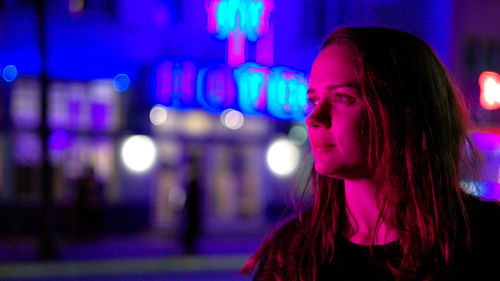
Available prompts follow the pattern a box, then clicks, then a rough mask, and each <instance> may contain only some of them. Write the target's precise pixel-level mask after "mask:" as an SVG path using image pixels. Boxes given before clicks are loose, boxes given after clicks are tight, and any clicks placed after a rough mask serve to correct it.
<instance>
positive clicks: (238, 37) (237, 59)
mask: <svg viewBox="0 0 500 281" xmlns="http://www.w3.org/2000/svg"><path fill="white" fill-rule="evenodd" d="M245 47H246V40H245V32H244V31H239V30H237V31H234V32H231V33H229V36H228V38H227V64H228V65H230V66H232V67H237V66H240V65H242V64H244V63H245V52H246V48H245Z"/></svg>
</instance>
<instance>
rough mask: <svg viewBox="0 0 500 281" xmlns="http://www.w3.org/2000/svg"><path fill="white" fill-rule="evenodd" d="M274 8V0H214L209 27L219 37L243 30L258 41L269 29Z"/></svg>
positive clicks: (251, 38)
mask: <svg viewBox="0 0 500 281" xmlns="http://www.w3.org/2000/svg"><path fill="white" fill-rule="evenodd" d="M272 10H273V1H272V0H212V1H211V2H210V4H209V5H208V9H207V14H208V20H207V22H208V27H207V28H208V30H209V31H210V32H211V33H214V34H215V36H216V37H217V38H219V39H227V38H228V36H229V34H230V33H233V32H243V33H244V34H245V37H246V38H247V39H248V40H250V41H256V40H257V39H258V38H259V37H260V36H262V35H263V34H264V33H266V32H267V31H268V28H269V20H270V16H271V12H272ZM214 19H215V23H214Z"/></svg>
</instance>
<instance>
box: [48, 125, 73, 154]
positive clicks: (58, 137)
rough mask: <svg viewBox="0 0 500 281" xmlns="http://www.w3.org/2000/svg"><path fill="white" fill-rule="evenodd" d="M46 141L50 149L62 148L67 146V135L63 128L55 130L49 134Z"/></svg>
mask: <svg viewBox="0 0 500 281" xmlns="http://www.w3.org/2000/svg"><path fill="white" fill-rule="evenodd" d="M47 143H48V145H49V148H50V149H52V150H64V149H65V148H66V147H68V144H69V135H68V133H67V132H66V131H65V130H55V131H54V132H52V133H51V134H50V135H49V138H48V140H47Z"/></svg>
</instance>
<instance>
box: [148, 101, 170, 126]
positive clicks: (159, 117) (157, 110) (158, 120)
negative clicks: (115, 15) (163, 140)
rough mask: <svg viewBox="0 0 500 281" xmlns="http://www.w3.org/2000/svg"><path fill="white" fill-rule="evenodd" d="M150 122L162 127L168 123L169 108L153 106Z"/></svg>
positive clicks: (158, 105)
mask: <svg viewBox="0 0 500 281" xmlns="http://www.w3.org/2000/svg"><path fill="white" fill-rule="evenodd" d="M149 120H151V123H153V125H155V126H160V125H161V124H163V123H165V121H167V108H166V107H165V106H163V105H161V104H157V105H155V106H153V108H152V109H151V111H150V112H149Z"/></svg>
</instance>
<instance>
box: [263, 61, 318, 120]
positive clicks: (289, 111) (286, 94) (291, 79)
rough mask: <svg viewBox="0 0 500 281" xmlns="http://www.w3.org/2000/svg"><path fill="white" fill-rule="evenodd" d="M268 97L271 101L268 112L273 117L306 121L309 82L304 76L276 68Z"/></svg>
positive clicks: (271, 79) (270, 82) (270, 81)
mask: <svg viewBox="0 0 500 281" xmlns="http://www.w3.org/2000/svg"><path fill="white" fill-rule="evenodd" d="M267 95H268V100H269V101H270V102H268V106H267V110H268V111H269V113H271V114H272V115H273V116H276V117H278V118H283V119H304V118H305V117H306V116H307V114H308V110H309V106H308V103H307V81H306V79H305V77H304V76H303V75H302V74H299V73H297V72H292V71H290V70H288V69H286V68H274V69H273V75H272V76H271V77H270V79H269V85H268V91H267ZM271 101H272V102H271Z"/></svg>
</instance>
